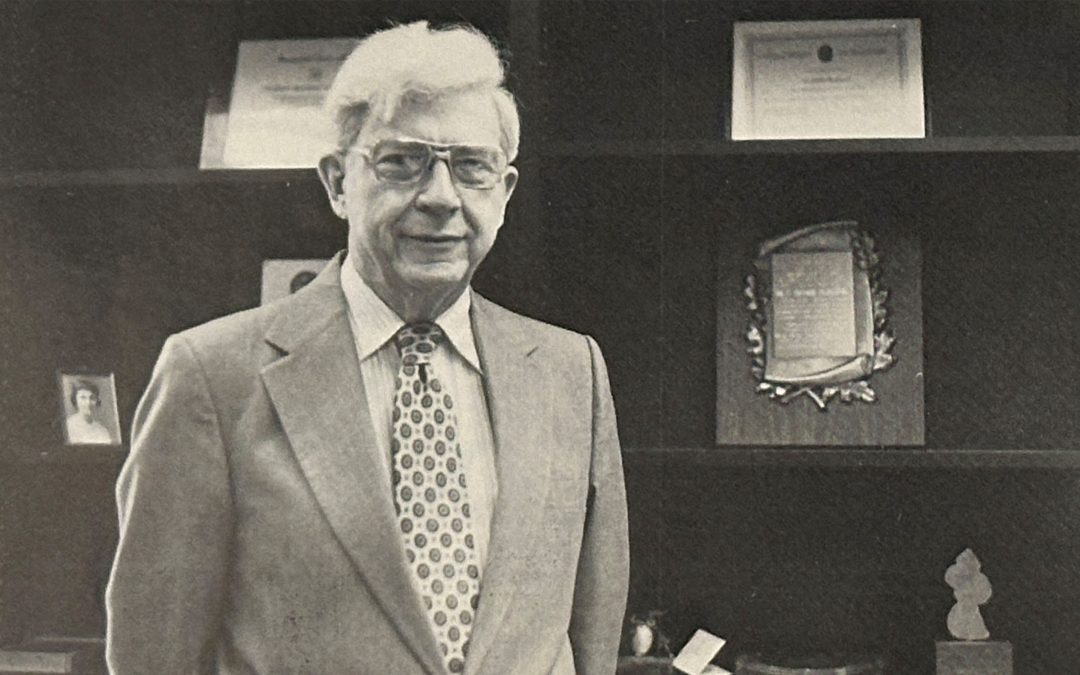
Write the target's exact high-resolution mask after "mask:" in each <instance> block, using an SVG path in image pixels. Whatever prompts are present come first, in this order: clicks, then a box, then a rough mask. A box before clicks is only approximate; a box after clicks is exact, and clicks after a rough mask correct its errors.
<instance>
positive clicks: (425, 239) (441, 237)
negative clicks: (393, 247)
mask: <svg viewBox="0 0 1080 675" xmlns="http://www.w3.org/2000/svg"><path fill="white" fill-rule="evenodd" d="M405 238H406V239H411V240H413V241H416V242H420V243H422V244H453V243H457V242H459V241H464V240H465V238H464V237H456V236H452V235H447V234H410V235H405Z"/></svg>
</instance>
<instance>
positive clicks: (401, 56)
mask: <svg viewBox="0 0 1080 675" xmlns="http://www.w3.org/2000/svg"><path fill="white" fill-rule="evenodd" d="M504 82H505V74H504V70H503V63H502V60H501V59H500V58H499V52H498V50H497V49H496V47H495V45H494V44H492V42H491V40H490V39H489V38H488V37H487V36H486V35H484V34H483V33H481V32H480V31H478V30H477V29H475V28H473V27H471V26H463V25H456V26H451V27H447V28H441V29H433V28H430V27H429V26H428V23H427V21H417V22H415V23H410V24H405V25H399V26H394V27H393V28H388V29H386V30H382V31H379V32H377V33H373V34H371V35H369V36H368V37H366V38H364V39H363V40H362V41H361V42H360V43H359V44H358V45H357V46H356V47H355V48H354V49H353V51H352V53H350V54H349V56H348V57H347V58H346V59H345V61H344V63H342V64H341V68H340V69H339V70H338V72H337V75H336V76H335V77H334V82H333V84H331V85H330V91H329V92H327V95H326V103H325V106H326V110H327V113H328V114H329V116H330V118H331V121H332V122H333V125H334V130H335V132H336V134H337V150H338V152H344V151H345V150H347V149H348V148H349V146H350V145H352V143H353V142H354V141H355V140H356V137H357V136H358V135H359V134H360V130H361V128H362V127H363V125H364V122H365V121H366V120H367V119H368V117H369V116H375V117H376V118H377V119H382V120H383V121H385V122H390V121H391V120H392V119H393V117H394V115H395V114H396V113H397V111H398V110H399V109H400V108H401V107H402V106H403V105H405V104H407V103H409V102H413V101H425V100H431V99H434V98H437V97H438V96H442V95H446V94H450V93H457V92H462V91H490V92H491V95H492V101H493V103H494V105H495V110H496V112H497V114H498V117H499V122H500V126H501V129H502V143H501V144H502V149H503V151H504V152H505V153H506V156H507V158H508V159H509V160H510V161H513V159H514V158H515V157H516V156H517V151H518V143H519V138H520V133H521V131H520V127H521V124H520V121H519V119H518V111H517V104H516V103H515V101H514V97H513V95H512V94H511V93H510V92H509V91H507V90H506V88H505V86H504Z"/></svg>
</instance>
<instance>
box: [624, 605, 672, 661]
mask: <svg viewBox="0 0 1080 675" xmlns="http://www.w3.org/2000/svg"><path fill="white" fill-rule="evenodd" d="M664 614H665V612H664V611H662V610H658V609H653V610H649V611H648V612H647V613H646V614H645V615H644V616H639V615H637V614H634V615H633V616H631V617H630V623H631V624H632V625H633V629H632V630H631V633H630V650H631V651H632V652H633V654H634V656H647V655H649V654H652V655H653V656H661V657H670V656H671V643H670V641H669V640H668V637H667V636H666V635H664V632H663V631H662V630H660V617H662V616H663V615H664Z"/></svg>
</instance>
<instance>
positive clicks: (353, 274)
mask: <svg viewBox="0 0 1080 675" xmlns="http://www.w3.org/2000/svg"><path fill="white" fill-rule="evenodd" d="M341 290H342V291H343V292H344V293H345V300H346V302H347V304H348V306H349V325H350V326H351V327H352V332H353V337H354V338H355V340H356V354H357V357H358V358H359V359H360V376H361V377H362V378H363V381H364V390H365V391H366V392H367V398H368V400H367V405H368V410H369V411H370V412H371V421H372V424H373V426H374V427H375V438H376V440H377V441H378V443H379V447H380V448H382V449H383V451H382V452H380V453H379V459H380V461H381V462H382V464H383V476H384V478H385V483H386V490H387V494H392V489H393V488H392V486H391V484H390V483H391V481H390V469H391V466H392V463H393V462H392V460H391V458H390V439H391V426H392V424H393V422H392V417H393V412H394V391H395V387H394V378H395V377H397V373H398V368H399V367H400V364H401V355H400V354H399V353H398V349H397V346H396V345H395V344H394V340H393V338H394V335H395V334H396V333H397V332H398V329H400V328H401V327H402V326H404V325H405V322H404V321H403V320H402V319H401V317H399V316H398V315H397V314H396V313H395V312H394V311H393V310H392V309H390V307H388V306H387V305H386V303H385V302H383V301H382V299H381V298H379V296H378V295H376V294H375V292H374V291H373V290H371V287H370V286H368V285H367V283H365V282H364V280H363V279H361V278H360V274H359V273H358V272H357V271H356V268H355V267H354V266H353V264H352V261H351V260H350V259H349V258H348V257H346V258H345V260H344V262H343V263H342V265H341ZM471 305H472V300H471V295H470V292H469V290H468V289H466V290H465V292H464V293H462V294H461V296H460V297H459V298H458V299H457V300H455V301H454V303H453V304H452V305H451V306H450V307H449V308H448V309H447V310H446V311H445V312H443V313H442V314H441V315H439V316H438V317H437V318H436V319H435V323H436V324H438V326H439V328H441V329H442V330H443V333H445V334H446V341H445V342H443V343H442V344H441V345H439V348H438V349H436V350H435V353H434V354H433V355H432V358H431V367H432V369H433V370H434V372H435V374H436V377H437V378H439V379H440V380H442V381H443V383H445V385H446V388H447V390H448V391H450V392H452V393H453V396H454V402H455V404H456V405H455V406H454V412H455V413H456V414H457V421H458V428H459V433H460V434H461V461H462V464H463V465H464V471H465V474H466V476H467V478H466V480H467V481H468V486H469V487H468V490H469V502H470V503H471V508H472V527H473V536H474V538H475V539H476V553H477V556H478V557H479V559H480V564H481V567H483V565H484V564H485V563H486V562H487V551H488V541H489V539H490V537H491V518H492V512H493V511H494V505H495V499H496V497H497V495H498V478H497V474H496V469H495V440H494V436H493V434H492V430H491V419H490V417H489V416H488V407H487V398H486V396H485V394H484V379H483V372H482V371H481V369H480V358H479V356H478V355H477V351H476V340H475V339H474V337H473V330H472V322H471V321H470V319H469V309H470V307H471Z"/></svg>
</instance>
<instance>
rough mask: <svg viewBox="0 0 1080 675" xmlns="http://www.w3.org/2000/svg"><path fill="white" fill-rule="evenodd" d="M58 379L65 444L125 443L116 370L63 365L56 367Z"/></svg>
mask: <svg viewBox="0 0 1080 675" xmlns="http://www.w3.org/2000/svg"><path fill="white" fill-rule="evenodd" d="M56 382H57V393H58V398H59V404H60V428H61V430H62V435H63V442H64V445H65V446H72V447H94V446H96V447H102V448H107V447H117V446H120V445H122V443H123V436H122V433H121V429H120V413H119V410H118V407H117V402H116V400H117V396H116V378H115V376H114V375H113V373H111V372H92V371H87V370H81V369H62V370H58V371H57V374H56Z"/></svg>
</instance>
